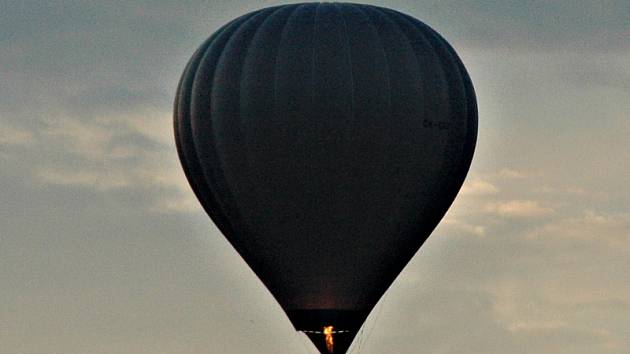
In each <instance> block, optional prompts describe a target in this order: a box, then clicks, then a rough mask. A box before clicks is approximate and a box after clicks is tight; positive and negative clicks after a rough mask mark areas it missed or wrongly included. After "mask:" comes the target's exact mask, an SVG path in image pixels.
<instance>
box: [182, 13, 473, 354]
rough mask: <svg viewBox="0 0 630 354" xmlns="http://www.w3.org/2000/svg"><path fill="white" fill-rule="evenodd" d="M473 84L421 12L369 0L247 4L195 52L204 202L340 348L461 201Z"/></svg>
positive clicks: (300, 320)
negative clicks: (249, 9) (331, 331)
mask: <svg viewBox="0 0 630 354" xmlns="http://www.w3.org/2000/svg"><path fill="white" fill-rule="evenodd" d="M476 136H477V107H476V101H475V95H474V91H473V87H472V84H471V81H470V79H469V77H468V74H467V73H466V70H465V69H464V66H463V65H462V63H461V61H460V60H459V58H458V57H457V55H456V54H455V52H454V50H453V49H452V48H451V47H450V45H449V44H448V43H447V42H446V41H445V40H444V39H443V38H442V37H440V35H438V34H437V33H436V32H435V31H434V30H432V29H431V28H429V27H428V26H427V25H425V24H423V23H422V22H420V21H418V20H416V19H414V18H412V17H409V16H407V15H404V14H402V13H399V12H396V11H393V10H390V9H385V8H380V7H375V6H368V5H358V4H336V3H312V4H297V5H286V6H278V7H273V8H267V9H263V10H259V11H256V12H253V13H250V14H247V15H244V16H242V17H240V18H237V19H236V20H234V21H232V22H230V23H229V24H227V25H226V26H224V27H223V28H221V29H219V30H218V31H217V32H216V33H215V34H213V35H212V36H211V37H210V38H209V39H208V40H207V41H206V42H205V43H204V44H203V45H202V46H201V47H200V48H199V49H198V50H197V52H196V53H195V54H194V55H193V57H192V59H191V60H190V62H189V63H188V65H187V67H186V69H185V71H184V73H183V75H182V79H181V81H180V85H179V88H178V90H177V97H176V100H175V138H176V142H177V147H178V152H179V156H180V159H181V162H182V165H183V167H184V170H185V173H186V175H187V177H188V179H189V182H190V184H191V186H192V188H193V190H194V191H195V193H196V195H197V197H198V199H199V200H200V202H201V204H202V205H203V207H204V208H205V210H206V211H207V213H208V214H209V215H210V217H211V218H212V219H213V221H214V222H215V223H216V225H217V226H218V227H219V229H220V230H221V231H222V233H223V234H224V235H225V237H226V238H227V239H228V240H229V242H230V243H231V244H232V245H233V246H234V248H235V249H236V250H237V251H238V252H239V253H240V254H241V256H242V257H243V259H244V260H245V261H246V262H247V263H248V264H249V266H250V267H251V268H252V269H253V270H254V272H255V273H256V274H257V275H258V277H259V278H260V279H261V280H262V282H263V283H264V284H265V285H266V287H267V288H268V289H269V290H270V292H271V293H272V294H273V296H274V297H275V298H276V299H277V301H278V303H279V304H280V305H281V306H282V308H283V309H284V311H285V312H286V313H287V315H288V317H289V319H290V320H291V321H292V323H293V325H294V326H295V328H296V329H297V330H301V331H307V332H308V333H307V334H308V335H309V336H310V337H311V339H313V341H314V343H315V344H316V345H317V346H318V348H319V350H320V351H321V352H323V353H325V352H327V350H329V348H327V347H326V344H325V342H324V335H323V334H322V333H321V331H322V329H323V327H325V326H334V328H335V330H336V331H337V333H335V336H336V337H335V339H336V340H337V343H335V345H336V346H335V351H334V352H335V353H343V352H345V351H346V349H347V347H348V346H349V345H350V343H351V342H352V339H353V338H354V335H355V334H356V331H357V330H358V329H359V328H360V326H361V324H362V323H363V321H364V320H365V318H366V317H367V315H368V314H369V312H370V310H371V309H372V308H373V307H374V305H375V304H376V302H377V301H378V300H379V298H380V297H381V296H382V295H383V293H384V292H385V291H386V290H387V288H388V287H389V285H390V284H391V283H392V282H393V280H394V279H395V277H396V276H397V275H398V274H399V273H400V271H401V270H402V269H403V267H404V266H405V264H407V262H408V261H409V260H410V259H411V257H412V256H413V254H414V253H416V251H417V250H418V248H419V247H420V246H421V245H422V243H423V242H424V241H425V240H426V238H427V237H428V236H429V234H430V233H431V232H432V230H433V229H434V228H435V226H436V225H437V224H438V222H439V220H440V219H441V218H442V216H443V215H444V213H445V212H446V210H447V209H448V207H449V206H450V204H451V203H452V202H453V200H454V198H455V195H456V194H457V191H458V190H459V188H460V186H461V184H462V182H463V180H464V178H465V175H466V173H467V171H468V168H469V165H470V162H471V159H472V154H473V150H474V146H475V140H476Z"/></svg>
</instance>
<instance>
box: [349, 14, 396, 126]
mask: <svg viewBox="0 0 630 354" xmlns="http://www.w3.org/2000/svg"><path fill="white" fill-rule="evenodd" d="M350 5H351V6H353V7H355V8H356V9H357V10H358V11H359V12H360V13H361V14H363V16H365V17H366V18H367V19H368V23H369V24H370V26H372V28H374V33H376V38H377V39H378V42H379V43H380V44H381V50H382V51H383V58H384V59H385V73H386V74H387V80H386V81H387V112H388V115H390V116H391V114H392V82H391V81H392V77H391V68H390V63H389V55H387V50H386V49H385V41H383V36H382V35H381V32H380V31H379V29H378V27H377V26H376V24H375V23H374V21H373V20H372V17H371V16H369V15H367V14H366V13H365V12H364V11H363V9H362V8H361V7H362V6H356V5H353V4H350ZM365 9H370V10H372V9H371V6H365ZM372 11H373V10H372Z"/></svg>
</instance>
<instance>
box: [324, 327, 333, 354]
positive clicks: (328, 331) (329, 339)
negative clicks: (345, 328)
mask: <svg viewBox="0 0 630 354" xmlns="http://www.w3.org/2000/svg"><path fill="white" fill-rule="evenodd" d="M324 335H325V336H326V349H328V352H329V353H332V352H333V345H334V344H335V342H334V340H333V326H327V327H324Z"/></svg>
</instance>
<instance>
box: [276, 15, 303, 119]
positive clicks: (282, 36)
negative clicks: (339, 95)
mask: <svg viewBox="0 0 630 354" xmlns="http://www.w3.org/2000/svg"><path fill="white" fill-rule="evenodd" d="M304 6H306V4H298V5H295V8H294V9H293V11H291V14H289V16H288V17H287V20H286V22H285V23H284V25H283V26H282V30H281V31H280V39H278V45H277V46H276V58H275V59H274V68H273V115H274V117H276V116H277V115H278V78H279V76H278V71H279V68H280V66H279V65H278V61H279V58H280V48H281V46H282V42H283V41H284V40H285V39H286V38H285V37H286V35H287V33H288V28H289V23H290V22H291V20H292V19H293V17H294V16H295V15H296V14H297V13H298V10H299V9H300V8H302V7H304Z"/></svg>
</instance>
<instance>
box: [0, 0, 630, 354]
mask: <svg viewBox="0 0 630 354" xmlns="http://www.w3.org/2000/svg"><path fill="white" fill-rule="evenodd" d="M279 3H281V2H277V1H259V2H256V1H239V0H232V1H220V2H216V1H215V2H212V1H208V2H198V1H194V2H193V1H188V2H181V1H171V2H167V1H163V0H160V1H133V2H131V1H130V2H123V1H120V2H118V1H116V2H114V1H108V2H106V1H58V0H50V1H25V0H2V1H1V2H0V124H1V128H0V353H2V354H4V353H7V354H14V353H15V354H48V353H55V354H56V353H60V354H112V353H121V354H125V353H128V354H149V353H150V354H159V353H164V354H174V353H178V354H184V353H186V354H188V353H190V354H195V353H227V354H243V353H262V354H272V353H273V354H279V353H280V354H282V353H286V354H295V353H313V352H314V351H313V350H311V349H309V347H308V345H309V344H308V340H307V339H305V337H303V336H302V335H300V334H297V333H295V332H294V331H293V329H292V326H291V324H290V323H289V321H288V320H287V319H286V318H285V317H284V314H283V312H282V310H281V309H280V307H279V305H277V304H276V302H275V301H274V300H273V298H272V297H271V295H270V294H269V293H268V292H267V290H266V289H265V288H264V287H263V285H262V284H261V282H260V281H259V280H258V279H257V278H256V277H255V276H254V274H253V273H252V272H251V271H250V270H249V269H248V268H247V266H246V265H245V263H244V262H243V261H242V260H241V259H240V257H239V256H238V255H237V254H236V252H235V251H234V250H233V249H232V248H231V246H229V245H228V243H227V241H225V240H224V238H223V237H222V236H221V235H220V234H219V232H218V231H217V230H216V228H215V227H214V225H213V224H212V223H211V221H210V220H209V218H208V217H207V216H206V215H205V214H204V213H203V212H202V210H201V207H200V205H199V204H198V202H197V201H196V200H195V198H194V196H193V194H192V191H191V190H190V188H189V186H188V185H187V182H186V180H185V178H184V175H183V173H182V171H181V168H180V166H179V162H178V159H177V154H176V151H175V146H174V142H173V138H172V126H171V124H172V123H171V110H172V101H173V96H174V92H175V87H176V85H177V80H178V79H179V75H180V74H181V72H182V70H183V68H184V65H185V64H186V61H187V60H188V58H189V57H190V56H191V55H192V53H193V51H194V50H195V49H196V48H197V46H198V45H199V44H200V43H201V42H202V41H203V40H204V39H205V38H206V37H207V36H209V35H210V34H211V33H212V32H213V31H214V30H216V29H217V28H218V27H219V26H220V25H222V24H224V23H225V22H227V21H228V20H230V19H232V18H234V17H236V16H238V15H241V14H242V13H244V12H248V11H252V10H256V9H259V8H262V7H266V6H271V5H275V4H279ZM371 3H373V4H378V5H382V6H387V7H391V8H394V9H398V10H401V11H403V12H407V13H409V14H411V15H413V16H415V17H417V18H419V19H421V20H423V21H424V22H426V23H427V24H429V25H431V26H432V27H433V28H434V29H436V30H437V31H438V32H440V33H441V34H443V35H444V36H445V37H446V39H447V40H449V41H450V42H451V44H452V45H453V46H454V47H455V49H456V50H457V51H458V53H459V54H460V56H461V58H462V60H463V62H464V64H465V65H466V67H467V68H468V70H469V72H470V75H471V77H472V79H473V82H474V85H475V89H476V92H477V95H478V103H479V139H478V147H477V151H476V154H475V158H474V161H473V165H472V168H471V172H470V174H469V177H468V179H467V182H466V184H465V186H464V188H463V190H462V192H461V193H460V195H459V197H458V198H457V199H456V201H455V203H454V205H453V206H452V208H451V210H450V211H449V213H448V214H447V217H446V219H445V220H444V221H443V222H442V224H441V225H440V226H439V227H438V228H437V229H436V231H435V232H434V233H433V235H432V236H431V237H430V239H429V241H427V243H426V244H425V245H424V246H423V247H422V249H421V250H420V252H419V253H418V254H417V255H416V256H415V257H414V259H413V260H412V262H411V263H410V264H409V265H408V266H407V268H406V269H405V270H404V272H403V273H402V274H401V276H400V277H399V278H398V279H397V280H396V282H395V283H394V285H393V286H392V287H391V288H390V290H389V291H388V293H387V294H386V295H385V297H384V298H383V299H382V301H381V302H380V303H379V305H378V306H377V308H376V309H375V311H373V313H372V315H371V316H370V318H369V319H368V321H367V323H366V325H365V330H364V332H363V333H362V334H361V335H360V336H359V338H358V341H357V343H355V344H356V345H355V346H354V352H355V353H356V352H360V353H366V354H376V353H378V354H391V353H402V354H406V353H444V354H447V353H448V354H452V353H462V354H468V353H554V354H556V353H560V354H569V353H584V354H587V353H588V354H592V353H630V335H629V334H628V329H629V328H630V187H628V185H627V182H628V180H630V40H629V38H630V21H629V19H630V2H628V1H627V0H620V1H605V0H600V1H569V0H567V1H500V2H499V1H496V2H495V1H444V0H441V1H437V0H436V1H411V0H408V1H374V2H371ZM359 344H361V346H360V348H359Z"/></svg>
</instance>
